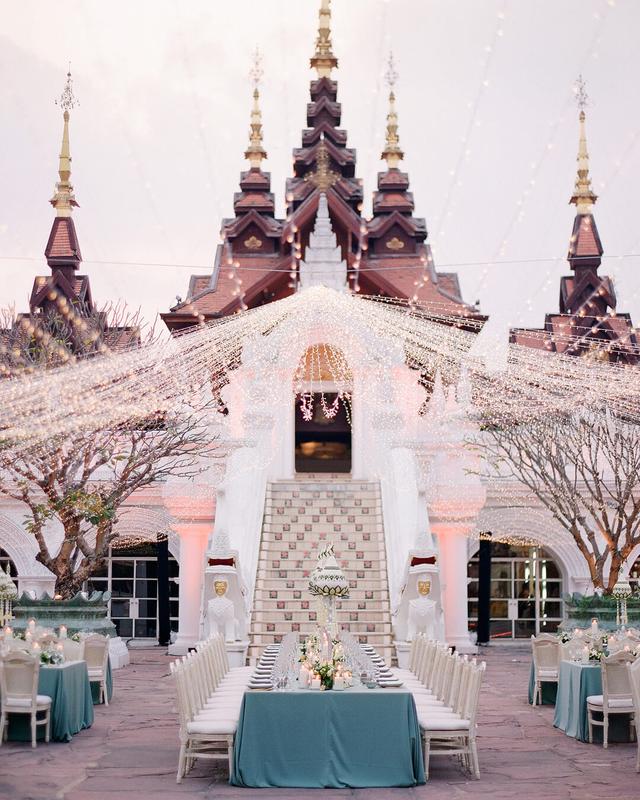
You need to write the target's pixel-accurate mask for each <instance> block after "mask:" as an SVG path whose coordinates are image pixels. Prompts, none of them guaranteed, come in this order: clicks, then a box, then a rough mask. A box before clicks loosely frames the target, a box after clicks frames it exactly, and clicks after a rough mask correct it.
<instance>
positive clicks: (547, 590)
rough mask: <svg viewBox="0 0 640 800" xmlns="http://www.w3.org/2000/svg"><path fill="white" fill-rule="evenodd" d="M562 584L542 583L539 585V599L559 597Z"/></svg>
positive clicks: (553, 582) (554, 582) (558, 582)
mask: <svg viewBox="0 0 640 800" xmlns="http://www.w3.org/2000/svg"><path fill="white" fill-rule="evenodd" d="M561 596H562V583H561V582H560V581H543V582H541V583H540V597H541V598H543V599H544V598H545V597H561Z"/></svg>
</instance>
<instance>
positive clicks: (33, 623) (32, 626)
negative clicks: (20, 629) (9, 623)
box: [27, 617, 36, 633]
mask: <svg viewBox="0 0 640 800" xmlns="http://www.w3.org/2000/svg"><path fill="white" fill-rule="evenodd" d="M27 627H28V628H29V630H30V631H31V633H33V632H34V631H35V629H36V621H35V619H33V617H32V618H31V619H30V620H29V622H28V623H27Z"/></svg>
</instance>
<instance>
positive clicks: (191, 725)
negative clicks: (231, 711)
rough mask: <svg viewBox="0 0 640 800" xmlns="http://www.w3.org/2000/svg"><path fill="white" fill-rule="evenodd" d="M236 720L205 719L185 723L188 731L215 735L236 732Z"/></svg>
mask: <svg viewBox="0 0 640 800" xmlns="http://www.w3.org/2000/svg"><path fill="white" fill-rule="evenodd" d="M237 727H238V721H237V720H234V719H216V720H213V719H207V720H196V721H194V722H188V723H187V732H188V733H200V734H207V733H208V734H210V735H212V736H215V735H218V736H220V735H225V734H226V735H232V734H234V733H235V732H236V728H237Z"/></svg>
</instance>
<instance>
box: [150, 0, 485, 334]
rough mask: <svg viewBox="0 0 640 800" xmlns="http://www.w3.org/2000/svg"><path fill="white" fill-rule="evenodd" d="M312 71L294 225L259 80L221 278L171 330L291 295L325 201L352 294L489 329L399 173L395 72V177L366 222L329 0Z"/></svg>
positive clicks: (382, 188) (192, 295) (195, 293)
mask: <svg viewBox="0 0 640 800" xmlns="http://www.w3.org/2000/svg"><path fill="white" fill-rule="evenodd" d="M310 63H311V66H312V67H313V68H314V69H315V70H316V73H317V77H316V78H315V79H314V80H312V81H311V85H310V95H311V102H310V103H309V104H308V105H307V128H305V129H304V130H303V132H302V140H301V146H300V147H297V148H295V149H294V151H293V175H292V176H291V177H290V178H289V179H288V180H287V183H286V212H287V216H286V219H284V220H281V219H277V218H276V217H275V213H274V203H273V195H272V194H271V191H270V188H271V187H270V176H269V174H268V173H265V172H263V171H262V168H261V164H262V160H263V159H264V158H266V152H265V151H264V149H263V147H262V124H261V115H260V108H259V92H258V87H257V82H256V80H255V71H254V72H252V79H253V80H254V94H253V100H254V103H253V109H252V112H251V133H250V145H249V148H248V149H247V151H246V152H245V157H246V158H247V159H249V162H250V165H251V167H250V169H249V170H248V171H247V172H243V173H242V174H241V180H240V188H241V192H239V193H237V194H236V195H235V196H234V212H235V216H234V217H233V218H231V219H225V220H223V223H222V238H223V244H222V245H220V246H219V247H218V249H217V252H216V257H215V263H214V268H213V272H212V274H211V275H210V276H196V275H194V276H192V278H191V281H190V283H189V289H188V293H187V296H186V299H185V300H179V302H178V303H177V304H176V305H175V306H174V307H173V308H172V309H171V311H170V312H168V313H165V314H162V318H163V320H164V321H165V323H166V324H167V326H168V327H169V328H170V329H171V330H177V329H180V328H185V327H190V326H192V325H194V324H197V323H198V322H204V321H206V320H210V319H214V318H216V317H221V316H226V315H228V314H231V313H235V312H236V311H239V310H241V309H244V308H254V307H255V306H258V305H262V304H264V303H268V302H271V301H273V300H278V299H280V298H282V297H285V296H287V295H289V294H292V293H293V292H294V291H295V290H296V286H297V280H298V274H299V264H300V261H301V260H302V259H304V257H305V252H306V249H307V246H308V244H309V238H310V235H311V232H312V230H313V227H314V224H315V220H316V216H317V214H318V208H319V203H320V198H321V196H323V195H324V197H325V198H326V203H327V209H328V212H329V216H330V222H331V226H332V228H333V231H334V233H335V235H336V239H337V243H338V245H339V247H340V249H341V256H342V260H343V261H344V262H345V269H346V273H347V275H346V280H347V282H348V286H349V288H350V289H351V290H352V291H356V292H360V293H362V294H370V295H382V296H385V297H396V298H401V299H405V300H414V301H417V302H420V303H424V304H426V305H427V306H429V307H431V309H432V310H433V312H434V313H436V314H447V315H452V316H455V317H456V318H460V319H462V321H463V322H462V324H464V320H469V319H472V320H474V323H475V322H477V321H484V319H485V317H483V316H482V315H480V314H479V312H478V311H477V309H476V308H475V307H474V306H471V305H468V304H466V303H465V302H464V301H463V299H462V296H461V293H460V285H459V283H458V278H457V275H455V274H452V273H445V274H441V273H438V272H436V269H435V266H434V263H433V258H432V254H431V251H430V248H429V246H428V244H427V243H426V239H427V227H426V223H425V221H424V220H423V219H421V218H419V217H414V215H413V214H414V200H413V195H412V194H411V192H410V191H409V177H408V175H407V174H406V173H404V172H401V171H400V170H399V169H398V163H399V161H400V159H401V158H402V157H403V153H402V151H401V150H400V145H399V137H398V116H397V112H396V109H395V93H394V84H395V78H396V77H397V75H395V70H394V69H393V65H392V64H391V65H390V66H391V70H390V72H391V71H393V77H392V79H391V81H390V95H389V104H390V105H389V114H388V116H387V137H386V146H385V150H384V152H383V154H382V157H383V158H384V159H385V161H386V164H387V169H386V171H384V172H381V173H380V175H379V176H378V191H377V192H376V193H375V195H374V201H373V217H372V218H371V220H365V219H363V217H362V214H361V210H362V200H363V189H362V181H361V180H360V179H359V178H358V177H357V173H356V166H357V164H356V151H355V150H354V149H352V148H350V147H348V146H347V132H346V131H345V130H344V129H343V128H340V120H341V106H340V103H339V102H338V83H337V81H336V80H334V79H333V77H332V73H333V70H334V69H336V68H337V66H338V59H337V58H336V56H335V54H334V53H333V45H332V41H331V10H330V0H321V5H320V13H319V25H318V35H317V39H316V46H315V51H314V54H313V56H312V58H311V61H310ZM254 70H255V67H254ZM261 74H262V73H261V69H259V76H261ZM258 80H259V77H258Z"/></svg>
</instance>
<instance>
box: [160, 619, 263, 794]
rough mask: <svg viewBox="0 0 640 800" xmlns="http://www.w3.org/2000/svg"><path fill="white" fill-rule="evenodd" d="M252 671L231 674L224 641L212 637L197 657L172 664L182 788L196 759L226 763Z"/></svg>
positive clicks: (197, 651) (217, 637) (199, 649)
mask: <svg viewBox="0 0 640 800" xmlns="http://www.w3.org/2000/svg"><path fill="white" fill-rule="evenodd" d="M250 673H251V668H250V667H249V668H244V667H239V668H237V669H233V670H230V669H229V663H228V661H227V657H226V648H225V645H224V641H223V639H222V637H221V636H219V635H217V634H216V635H214V636H211V637H210V638H209V639H208V640H207V641H206V642H203V643H201V644H199V645H198V647H197V650H196V652H191V653H189V655H188V656H186V657H185V658H183V659H180V660H178V661H174V662H173V663H172V664H171V674H172V675H173V677H174V679H175V681H176V694H177V699H178V714H179V718H180V731H179V739H180V755H179V758H178V774H177V778H176V781H177V783H180V782H181V781H182V778H183V777H184V776H185V775H186V774H187V772H189V770H190V769H191V767H192V766H193V763H194V761H195V759H196V758H204V759H227V760H228V762H229V771H231V767H232V758H233V742H234V737H235V732H236V728H237V725H238V720H239V718H240V707H241V704H242V698H243V696H244V691H245V688H246V685H247V682H248V680H249V675H250Z"/></svg>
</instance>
